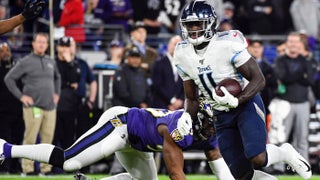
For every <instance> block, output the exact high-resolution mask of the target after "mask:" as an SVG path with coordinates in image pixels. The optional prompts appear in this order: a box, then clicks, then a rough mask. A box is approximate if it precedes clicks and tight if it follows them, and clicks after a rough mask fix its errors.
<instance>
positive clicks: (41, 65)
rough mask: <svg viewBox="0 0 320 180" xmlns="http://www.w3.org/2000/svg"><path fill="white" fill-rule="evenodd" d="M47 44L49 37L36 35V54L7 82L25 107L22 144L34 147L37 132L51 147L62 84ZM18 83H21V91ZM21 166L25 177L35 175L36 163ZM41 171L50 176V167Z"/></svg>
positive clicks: (12, 72) (14, 70) (22, 62)
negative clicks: (19, 81)
mask: <svg viewBox="0 0 320 180" xmlns="http://www.w3.org/2000/svg"><path fill="white" fill-rule="evenodd" d="M48 41H49V36H48V34H46V33H41V32H40V33H37V34H35V35H34V39H33V41H32V47H33V52H32V53H31V54H29V55H27V56H25V57H24V58H23V59H21V60H20V61H19V62H18V63H17V64H16V65H15V66H14V67H13V68H12V69H11V70H10V71H9V72H8V74H7V75H6V76H5V79H4V80H5V83H6V85H7V87H8V89H9V90H10V92H11V93H12V94H13V95H14V96H15V97H16V98H18V99H20V101H21V102H22V104H23V119H24V125H25V134H24V140H23V144H35V143H36V140H37V136H38V133H40V142H41V143H49V144H51V143H52V140H53V136H54V129H55V125H56V105H57V103H58V100H59V94H60V83H61V82H60V74H59V70H58V68H57V66H56V63H55V61H54V60H53V59H51V58H50V57H49V56H48V55H46V54H45V53H46V50H47V48H48V46H49V44H48ZM17 80H22V83H23V89H22V91H20V89H19V87H18V85H17V83H16V81H17ZM21 163H22V171H23V173H24V174H27V175H28V174H32V173H34V164H33V161H30V160H22V162H21ZM40 171H41V173H48V172H50V171H51V166H49V165H48V164H41V167H40Z"/></svg>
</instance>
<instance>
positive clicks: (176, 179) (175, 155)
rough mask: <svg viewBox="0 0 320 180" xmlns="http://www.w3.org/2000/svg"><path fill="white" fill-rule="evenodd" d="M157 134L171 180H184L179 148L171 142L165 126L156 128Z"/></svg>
mask: <svg viewBox="0 0 320 180" xmlns="http://www.w3.org/2000/svg"><path fill="white" fill-rule="evenodd" d="M158 133H159V134H160V135H161V136H162V137H163V151H162V153H163V158H164V161H165V163H166V167H167V169H168V172H169V176H170V179H172V180H185V179H186V176H185V174H184V172H183V166H184V159H183V153H182V150H181V148H180V147H179V146H178V145H177V144H176V143H175V142H174V141H173V139H172V137H171V136H170V133H169V130H168V127H167V126H166V125H163V124H162V125H159V126H158Z"/></svg>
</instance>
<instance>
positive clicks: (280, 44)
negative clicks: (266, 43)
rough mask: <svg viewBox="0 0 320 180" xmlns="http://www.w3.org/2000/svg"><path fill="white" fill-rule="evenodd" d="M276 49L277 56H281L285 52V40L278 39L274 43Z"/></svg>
mask: <svg viewBox="0 0 320 180" xmlns="http://www.w3.org/2000/svg"><path fill="white" fill-rule="evenodd" d="M276 49H277V56H278V57H279V56H283V55H285V54H286V42H285V41H279V42H277V45H276Z"/></svg>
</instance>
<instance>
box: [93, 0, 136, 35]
mask: <svg viewBox="0 0 320 180" xmlns="http://www.w3.org/2000/svg"><path fill="white" fill-rule="evenodd" d="M140 5H141V4H140ZM132 14H133V10H132V7H131V3H130V0H122V1H121V2H120V1H113V0H103V1H102V0H100V1H99V2H98V4H97V6H96V7H95V8H94V16H95V17H96V18H100V19H102V20H103V22H104V23H105V24H107V25H121V26H123V28H124V30H125V31H126V32H129V23H130V22H132V21H133V19H132Z"/></svg>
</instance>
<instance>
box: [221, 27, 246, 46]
mask: <svg viewBox="0 0 320 180" xmlns="http://www.w3.org/2000/svg"><path fill="white" fill-rule="evenodd" d="M217 36H218V37H217V41H231V42H237V43H241V44H244V43H247V41H246V39H245V37H244V36H243V34H242V33H241V32H240V31H238V30H230V31H223V32H218V33H217Z"/></svg>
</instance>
